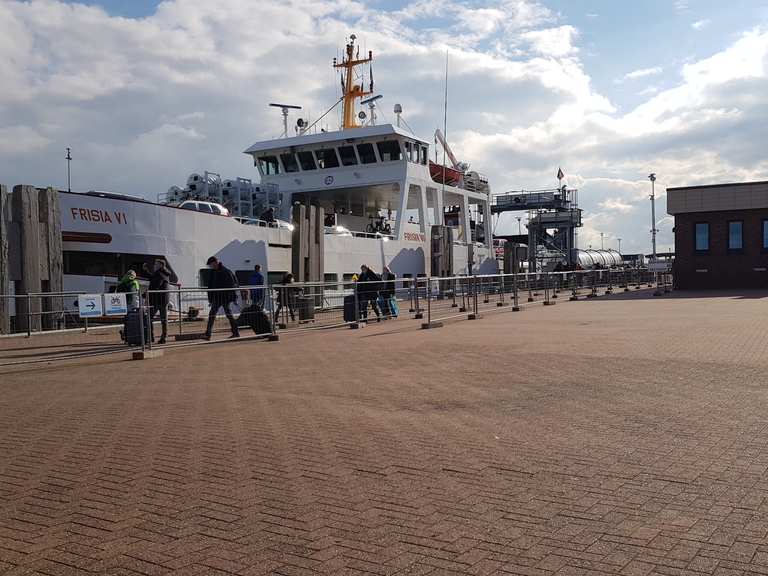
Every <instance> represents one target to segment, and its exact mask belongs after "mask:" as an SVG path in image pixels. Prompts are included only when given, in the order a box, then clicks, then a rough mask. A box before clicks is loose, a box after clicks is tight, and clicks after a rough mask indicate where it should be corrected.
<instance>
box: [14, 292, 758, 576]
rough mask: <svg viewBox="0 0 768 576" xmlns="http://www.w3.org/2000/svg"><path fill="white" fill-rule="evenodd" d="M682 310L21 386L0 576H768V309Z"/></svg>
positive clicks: (413, 333) (702, 302)
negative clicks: (143, 575) (459, 575)
mask: <svg viewBox="0 0 768 576" xmlns="http://www.w3.org/2000/svg"><path fill="white" fill-rule="evenodd" d="M676 296H678V297H675V298H664V299H661V300H659V299H652V298H644V297H642V295H638V294H632V295H630V296H629V297H628V298H627V299H625V298H624V297H623V296H621V295H619V296H615V297H613V298H612V299H610V300H608V299H599V300H596V301H585V302H578V303H566V302H561V303H559V304H558V305H557V306H554V307H550V308H545V307H543V306H538V307H537V308H535V309H529V310H526V311H524V312H521V313H519V314H515V313H511V312H504V313H500V314H490V313H488V314H486V315H485V317H484V318H483V319H482V320H479V321H474V322H469V321H462V322H458V323H453V324H448V325H446V327H444V328H442V329H439V330H434V331H421V330H418V329H417V328H416V326H417V323H416V322H398V323H383V324H381V325H376V326H374V327H368V328H365V329H363V330H360V331H354V330H338V331H331V332H318V333H313V334H309V335H302V336H296V337H284V338H283V339H282V340H281V341H280V342H276V343H267V342H243V343H234V344H227V345H217V346H209V347H197V348H195V349H190V350H178V351H172V352H168V353H167V355H166V356H165V357H164V358H163V359H161V360H158V361H152V362H145V363H131V362H124V361H110V360H104V359H100V360H97V361H89V362H80V363H76V364H74V365H69V366H67V367H66V368H57V369H53V368H50V369H49V368H47V369H43V370H40V369H37V370H30V369H28V368H27V369H26V371H17V372H6V373H4V374H0V574H14V575H15V574H36V573H39V574H49V575H52V576H59V575H69V574H84V573H87V572H93V573H99V574H114V575H134V574H146V575H155V574H158V575H159V574H190V575H193V574H222V575H223V574H242V575H247V574H282V575H299V574H368V573H370V574H474V575H482V574H520V575H534V576H544V575H549V574H560V575H577V574H588V573H589V574H598V573H599V574H606V573H607V574H624V575H627V576H634V575H640V576H642V575H646V574H664V575H670V576H673V575H686V574H689V575H693V574H697V575H700V574H716V575H718V576H730V575H732V574H752V573H754V574H766V573H768V501H766V497H768V476H767V475H766V470H768V393H767V392H766V384H768V375H767V374H768V372H767V371H766V368H768V320H767V319H766V314H765V308H766V303H768V300H767V299H766V298H759V297H757V296H760V295H759V294H754V295H751V296H750V297H748V298H735V297H726V296H715V295H712V296H711V297H702V298H697V297H694V296H693V295H685V294H680V295H676ZM686 296H689V297H686Z"/></svg>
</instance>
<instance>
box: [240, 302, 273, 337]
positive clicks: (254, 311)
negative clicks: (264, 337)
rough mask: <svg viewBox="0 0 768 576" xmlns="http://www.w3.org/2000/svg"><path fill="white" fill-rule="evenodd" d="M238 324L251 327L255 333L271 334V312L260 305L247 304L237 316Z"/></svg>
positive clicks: (242, 326)
mask: <svg viewBox="0 0 768 576" xmlns="http://www.w3.org/2000/svg"><path fill="white" fill-rule="evenodd" d="M237 325H238V326H239V327H241V328H246V327H247V328H251V329H252V330H253V332H254V334H270V333H271V332H272V320H270V318H269V314H267V313H266V311H265V310H264V309H263V308H262V307H261V306H258V305H251V306H247V307H246V308H244V309H243V311H242V312H241V313H240V316H238V318H237Z"/></svg>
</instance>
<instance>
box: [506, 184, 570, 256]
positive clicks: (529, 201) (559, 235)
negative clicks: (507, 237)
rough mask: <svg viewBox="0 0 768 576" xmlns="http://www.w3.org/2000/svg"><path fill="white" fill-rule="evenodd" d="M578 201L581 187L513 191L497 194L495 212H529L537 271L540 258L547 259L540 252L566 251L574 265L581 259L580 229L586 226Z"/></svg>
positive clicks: (530, 253) (531, 252) (531, 251)
mask: <svg viewBox="0 0 768 576" xmlns="http://www.w3.org/2000/svg"><path fill="white" fill-rule="evenodd" d="M577 201H578V190H576V189H574V188H566V187H565V186H563V187H562V188H554V189H546V190H531V191H527V190H520V191H512V192H507V193H504V194H498V195H496V196H494V197H493V199H492V202H491V214H503V213H505V212H528V223H527V228H528V247H529V248H528V266H529V270H536V269H537V265H536V264H537V263H536V261H537V259H538V260H541V259H543V258H539V257H538V256H537V255H538V253H539V252H542V253H549V252H554V253H556V254H562V256H563V257H564V259H565V262H566V264H567V265H568V266H569V267H571V266H573V265H574V264H575V263H576V261H577V259H576V229H577V228H580V227H581V226H582V220H581V210H580V209H579V207H578V202H577ZM545 258H551V257H549V256H546V257H545Z"/></svg>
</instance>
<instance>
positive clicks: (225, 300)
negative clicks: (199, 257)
mask: <svg viewBox="0 0 768 576" xmlns="http://www.w3.org/2000/svg"><path fill="white" fill-rule="evenodd" d="M206 264H207V265H208V267H209V268H210V269H211V273H210V276H209V280H208V288H209V289H210V290H209V291H208V302H209V303H210V305H211V311H210V312H209V313H208V327H207V328H206V330H205V339H206V340H210V339H211V335H212V334H213V323H214V322H216V315H217V314H218V312H219V308H224V314H225V315H226V316H227V320H229V325H230V327H231V328H232V336H230V338H239V337H240V329H239V328H238V327H237V322H236V321H235V317H234V316H233V315H232V310H231V306H232V304H233V303H234V302H236V301H237V290H235V289H236V288H237V278H235V275H234V274H233V273H232V270H230V269H229V268H227V267H226V266H224V264H222V263H221V262H219V260H218V258H216V257H215V256H211V257H210V258H208V261H207V262H206ZM228 288H231V290H228Z"/></svg>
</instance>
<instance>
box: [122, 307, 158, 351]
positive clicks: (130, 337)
mask: <svg viewBox="0 0 768 576" xmlns="http://www.w3.org/2000/svg"><path fill="white" fill-rule="evenodd" d="M142 312H143V313H144V344H145V345H147V344H150V343H151V342H152V322H150V320H149V311H148V310H147V309H143V310H142ZM141 324H142V322H141V316H140V314H139V310H138V308H137V309H135V310H129V311H128V314H126V315H125V320H124V323H123V339H124V340H125V343H126V344H128V346H141Z"/></svg>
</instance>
